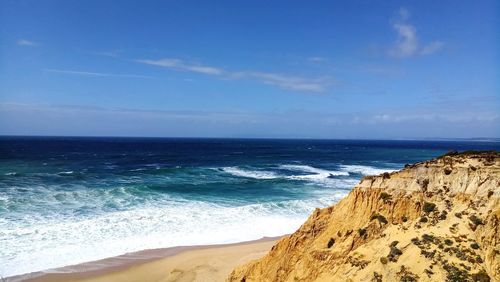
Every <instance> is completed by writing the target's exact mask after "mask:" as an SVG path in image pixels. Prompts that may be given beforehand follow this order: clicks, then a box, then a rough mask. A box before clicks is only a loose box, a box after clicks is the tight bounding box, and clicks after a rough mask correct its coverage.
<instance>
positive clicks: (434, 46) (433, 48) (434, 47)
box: [420, 40, 444, 55]
mask: <svg viewBox="0 0 500 282" xmlns="http://www.w3.org/2000/svg"><path fill="white" fill-rule="evenodd" d="M443 47H444V43H443V42H441V41H439V40H436V41H433V42H431V43H429V44H427V45H425V46H424V47H422V49H421V50H420V54H422V55H430V54H432V53H436V52H437V51H439V50H441V49H443Z"/></svg>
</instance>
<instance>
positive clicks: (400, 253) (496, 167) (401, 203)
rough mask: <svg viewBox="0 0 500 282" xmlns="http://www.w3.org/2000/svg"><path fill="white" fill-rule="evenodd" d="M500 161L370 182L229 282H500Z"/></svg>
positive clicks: (455, 156) (446, 163) (462, 162)
mask: <svg viewBox="0 0 500 282" xmlns="http://www.w3.org/2000/svg"><path fill="white" fill-rule="evenodd" d="M499 197H500V154H499V153H498V152H464V153H460V154H459V153H450V154H447V155H444V156H442V157H439V158H437V159H434V160H430V161H425V162H421V163H417V164H414V165H407V166H406V167H405V168H404V169H402V170H401V171H398V172H393V173H384V174H382V175H379V176H373V177H365V178H363V179H362V180H361V182H360V183H359V184H358V185H357V186H356V187H355V188H354V189H353V190H352V191H351V193H350V194H349V195H348V196H347V197H346V198H345V199H343V200H342V201H340V202H339V203H337V204H336V205H334V206H331V207H329V208H325V209H317V210H315V211H314V213H313V214H312V215H311V216H310V217H309V219H308V220H307V221H306V222H305V223H304V224H303V225H302V226H301V227H300V228H299V230H297V231H296V232H295V233H293V234H292V235H290V236H288V237H285V238H283V239H281V240H280V241H279V242H278V243H277V244H276V245H275V246H274V247H273V248H272V249H271V251H270V252H269V253H268V254H267V255H266V256H265V257H263V258H261V259H259V260H256V261H252V262H250V263H248V264H246V265H243V266H240V267H237V268H236V269H235V270H234V271H233V272H232V273H231V274H230V276H229V277H228V281H246V282H249V281H500V259H499V256H500V198H499Z"/></svg>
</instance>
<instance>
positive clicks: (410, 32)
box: [389, 8, 444, 58]
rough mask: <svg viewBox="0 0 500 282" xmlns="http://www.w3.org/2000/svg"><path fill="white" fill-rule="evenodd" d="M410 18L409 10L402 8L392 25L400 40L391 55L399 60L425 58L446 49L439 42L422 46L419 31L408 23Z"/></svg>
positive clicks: (393, 47) (390, 51)
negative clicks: (413, 57) (418, 56)
mask: <svg viewBox="0 0 500 282" xmlns="http://www.w3.org/2000/svg"><path fill="white" fill-rule="evenodd" d="M409 18H410V13H409V11H408V10H407V9H405V8H401V9H400V10H399V11H398V19H397V20H396V21H395V22H394V23H393V24H392V27H393V29H394V30H395V31H396V33H397V35H398V38H397V39H396V42H395V43H394V45H393V46H392V47H391V49H390V50H389V55H391V56H393V57H397V58H406V57H412V56H416V55H422V56H425V55H430V54H433V53H436V52H438V51H439V50H441V49H442V48H443V47H444V43H443V42H442V41H439V40H436V41H432V42H430V43H427V44H425V45H424V46H421V45H420V42H419V38H418V36H417V29H416V28H415V26H413V25H412V24H410V23H408V22H407V21H408V19H409Z"/></svg>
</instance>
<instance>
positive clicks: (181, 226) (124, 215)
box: [0, 192, 345, 277]
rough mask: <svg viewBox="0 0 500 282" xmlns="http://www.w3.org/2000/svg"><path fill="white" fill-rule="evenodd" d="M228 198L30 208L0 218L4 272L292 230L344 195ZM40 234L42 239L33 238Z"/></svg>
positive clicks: (0, 270) (0, 272)
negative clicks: (52, 210) (55, 213)
mask: <svg viewBox="0 0 500 282" xmlns="http://www.w3.org/2000/svg"><path fill="white" fill-rule="evenodd" d="M344 195H345V192H332V193H330V194H328V195H323V197H320V198H319V199H311V200H290V201H281V202H272V203H256V204H248V205H240V206H224V205H219V204H214V203H208V202H203V201H186V200H182V199H177V200H175V199H172V198H165V199H157V200H156V201H154V202H148V203H146V204H143V205H140V206H136V207H133V208H131V209H129V210H124V211H117V212H108V213H98V214H93V215H91V216H82V217H78V216H60V217H44V218H40V217H38V216H26V217H25V218H24V219H23V220H22V221H0V241H2V248H0V261H1V263H0V275H2V276H4V277H5V276H12V275H16V274H23V273H28V272H33V271H40V270H45V269H50V268H54V267H62V266H65V265H72V264H77V263H82V262H86V261H92V260H98V259H102V258H106V257H110V256H116V255H120V254H124V253H127V252H134V251H139V250H143V249H152V248H162V247H170V246H179V245H200V244H219V243H230V242H239V241H246V240H253V239H258V238H261V237H262V236H278V235H282V234H286V233H290V232H293V231H294V230H296V229H297V228H298V227H299V226H300V224H301V223H302V222H303V221H304V220H305V219H306V218H307V216H308V215H309V213H310V212H311V211H312V210H313V209H314V208H316V207H324V206H327V205H330V204H332V203H333V202H336V201H337V200H338V199H340V198H341V197H343V196H344ZM33 242H37V243H36V244H33Z"/></svg>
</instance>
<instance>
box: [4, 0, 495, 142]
mask: <svg viewBox="0 0 500 282" xmlns="http://www.w3.org/2000/svg"><path fill="white" fill-rule="evenodd" d="M270 2H271V3H270ZM499 11H500V4H499V3H498V1H410V2H401V1H324V2H322V1H317V2H307V3H306V2H304V1H106V0H104V1H102V0H101V1H92V0H88V1H50V0H46V1H37V0H32V1H23V0H4V1H1V2H0V134H7V135H89V136H185V137H272V138H274V137H286V138H287V137H298V138H433V137H500V122H499V121H500V111H499V110H500V79H499V77H500V71H499V68H500V63H499V62H500V57H499V55H500V54H499V52H500V51H499V50H500V42H499V39H500V38H499V37H500V20H499V18H500V17H499Z"/></svg>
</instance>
